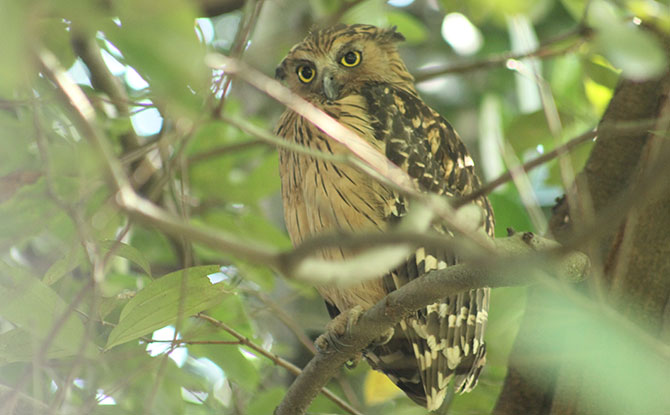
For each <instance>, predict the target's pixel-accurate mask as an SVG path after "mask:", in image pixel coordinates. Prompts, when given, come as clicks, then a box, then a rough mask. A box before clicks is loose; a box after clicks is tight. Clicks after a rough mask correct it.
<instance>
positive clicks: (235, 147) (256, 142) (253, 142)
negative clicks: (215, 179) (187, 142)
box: [188, 139, 267, 164]
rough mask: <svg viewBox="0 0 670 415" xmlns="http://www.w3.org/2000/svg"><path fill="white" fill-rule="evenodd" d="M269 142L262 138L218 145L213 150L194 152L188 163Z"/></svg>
mask: <svg viewBox="0 0 670 415" xmlns="http://www.w3.org/2000/svg"><path fill="white" fill-rule="evenodd" d="M266 143H267V142H266V141H264V140H260V139H254V140H248V141H243V142H241V143H234V144H228V145H225V146H221V147H217V148H214V149H212V150H207V151H203V152H202V153H198V154H194V155H192V156H190V157H189V158H188V164H193V163H199V162H201V161H205V160H209V159H212V158H216V157H221V156H225V155H228V154H231V153H237V152H239V151H243V150H247V149H249V148H253V147H257V146H259V145H264V144H266Z"/></svg>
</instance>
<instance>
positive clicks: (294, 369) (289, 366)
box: [177, 313, 362, 415]
mask: <svg viewBox="0 0 670 415" xmlns="http://www.w3.org/2000/svg"><path fill="white" fill-rule="evenodd" d="M196 317H198V318H200V319H203V320H205V321H207V322H209V323H211V324H213V325H214V326H216V327H218V328H220V329H223V330H225V331H226V332H228V333H229V334H230V335H231V336H233V337H235V338H236V339H237V342H236V344H241V345H244V346H246V347H248V348H249V349H251V350H253V351H255V352H256V353H258V354H260V355H261V356H264V357H266V358H268V359H270V360H271V361H273V362H274V363H275V364H276V365H279V366H281V367H283V368H284V369H286V370H288V371H289V372H290V373H292V374H293V375H296V376H300V374H301V373H302V370H300V368H299V367H298V366H296V365H294V364H293V363H291V362H289V361H288V360H285V359H283V358H281V357H279V356H277V355H276V354H274V353H270V352H268V351H267V350H265V349H264V348H262V347H261V346H259V345H257V344H256V343H254V342H252V341H251V340H249V339H248V338H247V337H245V336H243V335H242V334H240V333H239V332H237V330H235V329H234V328H232V327H230V326H229V325H227V324H226V323H224V322H222V321H219V320H217V319H215V318H212V317H210V316H208V315H206V314H202V313H199V314H198V315H196ZM180 341H181V340H177V342H180ZM320 391H321V393H323V394H324V395H325V396H326V397H328V399H330V400H331V401H333V402H335V404H336V405H337V406H339V407H340V408H342V409H344V410H345V411H347V412H348V413H350V414H352V415H362V414H361V413H360V412H359V411H357V410H356V409H355V408H352V407H351V405H349V404H348V403H346V402H344V401H343V400H342V399H340V397H338V396H337V395H335V394H334V393H333V392H331V391H330V390H329V389H327V388H325V387H324V388H321V390H320Z"/></svg>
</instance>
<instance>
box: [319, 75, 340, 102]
mask: <svg viewBox="0 0 670 415" xmlns="http://www.w3.org/2000/svg"><path fill="white" fill-rule="evenodd" d="M323 93H324V95H325V96H326V98H327V99H328V101H335V100H336V99H337V98H338V97H339V95H340V85H339V83H338V82H337V80H335V76H334V75H333V73H332V72H331V71H326V72H325V73H324V74H323Z"/></svg>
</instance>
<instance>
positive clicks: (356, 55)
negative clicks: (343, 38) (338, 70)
mask: <svg viewBox="0 0 670 415" xmlns="http://www.w3.org/2000/svg"><path fill="white" fill-rule="evenodd" d="M340 63H341V64H342V65H344V66H346V67H347V68H353V67H354V66H356V65H358V64H359V63H361V52H359V51H357V50H352V51H351V52H347V53H345V54H344V56H342V58H341V59H340Z"/></svg>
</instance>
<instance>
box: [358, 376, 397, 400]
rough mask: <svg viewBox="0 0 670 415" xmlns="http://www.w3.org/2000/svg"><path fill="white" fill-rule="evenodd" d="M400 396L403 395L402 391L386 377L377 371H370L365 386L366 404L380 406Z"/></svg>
mask: <svg viewBox="0 0 670 415" xmlns="http://www.w3.org/2000/svg"><path fill="white" fill-rule="evenodd" d="M400 395H402V390H400V389H399V388H398V387H397V386H396V385H395V383H393V382H392V381H391V380H390V379H389V378H388V377H387V376H386V375H384V374H383V373H381V372H378V371H376V370H370V371H368V373H367V376H365V383H364V384H363V397H364V398H365V403H366V404H368V405H378V404H380V403H382V402H386V401H388V400H390V399H393V398H395V397H397V396H400Z"/></svg>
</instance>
